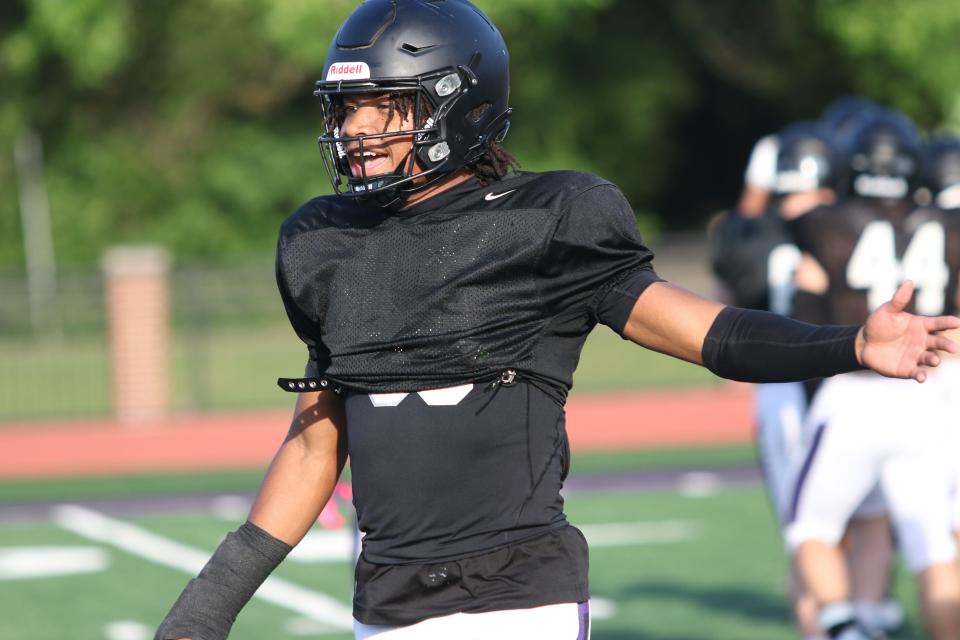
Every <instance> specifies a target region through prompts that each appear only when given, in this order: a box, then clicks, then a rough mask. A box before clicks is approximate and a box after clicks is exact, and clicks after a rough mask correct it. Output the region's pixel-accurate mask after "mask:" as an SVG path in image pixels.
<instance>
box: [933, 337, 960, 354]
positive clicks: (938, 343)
mask: <svg viewBox="0 0 960 640" xmlns="http://www.w3.org/2000/svg"><path fill="white" fill-rule="evenodd" d="M926 349H927V351H946V352H947V353H957V352H958V351H960V347H958V346H957V343H956V342H954V341H953V340H951V339H950V338H947V337H946V336H939V335H936V334H930V335H928V336H927V344H926Z"/></svg>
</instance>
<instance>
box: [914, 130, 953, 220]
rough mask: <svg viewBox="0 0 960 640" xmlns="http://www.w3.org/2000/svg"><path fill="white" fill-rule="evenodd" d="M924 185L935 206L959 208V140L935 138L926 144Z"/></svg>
mask: <svg viewBox="0 0 960 640" xmlns="http://www.w3.org/2000/svg"><path fill="white" fill-rule="evenodd" d="M923 164H924V184H925V185H926V186H927V188H929V189H930V192H931V194H932V195H933V197H934V199H935V200H934V201H935V202H936V204H937V206H939V207H941V208H943V209H957V208H960V139H958V138H954V137H937V138H934V139H933V140H930V141H929V142H928V143H927V146H926V149H925V153H924V163H923Z"/></svg>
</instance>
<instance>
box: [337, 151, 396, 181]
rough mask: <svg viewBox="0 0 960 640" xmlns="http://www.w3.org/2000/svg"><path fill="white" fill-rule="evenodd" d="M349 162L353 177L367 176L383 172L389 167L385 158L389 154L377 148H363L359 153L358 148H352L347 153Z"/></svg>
mask: <svg viewBox="0 0 960 640" xmlns="http://www.w3.org/2000/svg"><path fill="white" fill-rule="evenodd" d="M347 157H348V159H349V162H350V173H351V174H353V177H354V178H362V177H363V176H364V175H366V176H367V177H368V178H369V177H370V176H373V175H377V174H378V173H384V172H385V170H387V169H388V168H389V167H388V166H387V160H388V159H389V156H388V155H387V152H386V151H383V150H379V149H364V150H363V153H362V154H361V153H360V150H359V149H353V150H351V151H349V152H348V153H347Z"/></svg>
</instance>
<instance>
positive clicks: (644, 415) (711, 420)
mask: <svg viewBox="0 0 960 640" xmlns="http://www.w3.org/2000/svg"><path fill="white" fill-rule="evenodd" d="M289 421H290V412H288V411H267V412H264V411H260V412H244V413H238V414H203V415H195V416H180V417H175V418H170V419H168V420H165V421H163V422H160V423H156V424H151V425H149V426H147V425H143V426H122V425H120V424H117V423H115V422H110V421H104V420H101V421H70V422H61V423H56V424H49V423H47V424H44V423H28V424H22V425H8V426H4V427H3V428H2V429H0V480H3V479H6V480H12V479H27V478H56V477H77V476H96V475H116V474H127V473H151V472H169V471H207V470H217V469H248V468H256V467H264V466H265V465H266V464H267V463H268V462H269V461H270V458H271V456H272V455H273V452H274V451H275V450H276V448H277V446H278V445H279V444H280V442H281V441H282V439H283V436H284V434H285V433H286V431H287V427H288V425H289ZM567 432H568V434H569V437H570V445H571V448H572V449H573V450H574V451H589V450H593V451H597V450H615V449H642V448H658V447H659V448H664V447H683V446H709V445H723V444H742V443H746V442H749V441H750V440H751V438H752V437H753V390H752V387H750V386H749V385H738V384H729V385H723V386H720V387H715V388H710V389H699V390H686V391H660V392H649V393H629V394H612V395H606V394H605V395H584V396H577V395H574V396H572V397H571V398H570V400H569V402H568V403H567Z"/></svg>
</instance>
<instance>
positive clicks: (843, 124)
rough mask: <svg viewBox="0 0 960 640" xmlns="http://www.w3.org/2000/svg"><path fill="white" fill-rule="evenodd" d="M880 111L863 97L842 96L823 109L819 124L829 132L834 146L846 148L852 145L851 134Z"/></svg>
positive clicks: (875, 104)
mask: <svg viewBox="0 0 960 640" xmlns="http://www.w3.org/2000/svg"><path fill="white" fill-rule="evenodd" d="M880 109H881V107H880V105H878V104H877V103H875V102H873V101H872V100H870V99H868V98H864V97H862V96H854V95H850V96H840V97H839V98H836V99H834V100H832V101H831V102H830V103H829V104H828V105H827V106H826V107H824V108H823V111H822V112H821V113H820V117H819V118H817V122H818V123H820V125H821V126H823V128H824V129H826V130H827V131H828V132H829V135H830V139H831V140H832V141H833V143H834V145H836V146H837V147H844V146H845V145H848V144H849V143H850V136H851V134H853V133H854V132H855V131H856V130H857V129H858V128H859V127H860V126H861V125H862V124H863V122H864V121H866V120H868V119H869V118H870V116H871V115H872V114H874V113H876V112H877V111H879V110H880Z"/></svg>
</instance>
